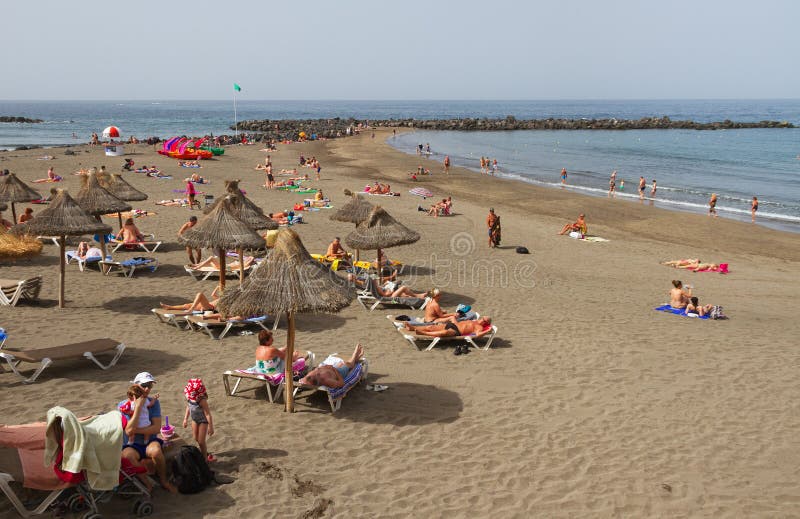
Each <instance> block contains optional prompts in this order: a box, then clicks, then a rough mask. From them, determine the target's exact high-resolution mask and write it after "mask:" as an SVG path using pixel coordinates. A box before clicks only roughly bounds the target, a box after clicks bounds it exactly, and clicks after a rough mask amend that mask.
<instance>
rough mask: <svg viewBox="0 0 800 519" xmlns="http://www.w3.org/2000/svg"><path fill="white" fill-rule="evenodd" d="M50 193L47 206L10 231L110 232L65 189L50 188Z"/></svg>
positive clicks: (56, 233)
mask: <svg viewBox="0 0 800 519" xmlns="http://www.w3.org/2000/svg"><path fill="white" fill-rule="evenodd" d="M51 193H52V194H53V195H54V196H53V200H52V201H51V202H50V205H48V206H47V208H45V209H43V210H41V211H39V212H38V213H37V214H36V216H34V217H33V218H32V219H30V220H28V221H27V222H25V223H21V224H18V225H15V226H14V227H12V228H11V232H13V233H14V234H30V235H32V236H80V235H82V234H97V233H108V232H111V227H109V226H108V225H106V224H104V223H102V222H98V221H97V219H96V218H93V217H92V216H91V215H89V214H87V213H86V211H84V210H83V209H81V207H80V206H79V205H78V204H77V203H76V202H75V200H74V199H73V198H72V197H71V196H69V193H67V192H66V191H65V190H63V189H52V190H51Z"/></svg>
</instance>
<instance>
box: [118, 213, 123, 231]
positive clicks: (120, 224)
mask: <svg viewBox="0 0 800 519" xmlns="http://www.w3.org/2000/svg"><path fill="white" fill-rule="evenodd" d="M117 218H119V228H120V229H122V213H117Z"/></svg>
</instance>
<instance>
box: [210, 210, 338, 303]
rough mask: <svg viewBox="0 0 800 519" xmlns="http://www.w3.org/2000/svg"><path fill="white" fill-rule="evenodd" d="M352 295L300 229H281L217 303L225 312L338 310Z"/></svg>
mask: <svg viewBox="0 0 800 519" xmlns="http://www.w3.org/2000/svg"><path fill="white" fill-rule="evenodd" d="M198 225H199V224H198ZM352 298H353V295H352V293H351V290H349V288H348V286H347V283H346V282H345V281H344V280H343V279H342V278H340V277H339V276H337V275H336V274H334V273H333V272H332V271H331V270H330V269H329V268H328V267H326V266H324V265H323V264H321V263H320V262H318V261H316V260H315V259H313V258H312V257H311V256H310V255H309V253H308V251H307V250H306V248H305V247H304V246H303V242H301V241H300V237H299V236H298V235H297V233H295V232H294V231H293V230H291V229H282V230H280V231H278V238H277V240H276V242H275V248H274V249H272V253H271V254H269V255H268V256H267V258H266V259H265V260H264V262H263V263H262V264H261V265H260V266H259V267H258V269H256V271H255V272H253V273H252V274H251V275H250V277H249V278H247V280H245V282H244V284H243V285H242V286H241V287H239V288H237V289H235V290H233V291H231V292H229V293H227V294H225V295H224V296H223V297H222V299H220V301H219V304H218V307H219V309H220V311H222V312H223V313H225V314H226V315H258V314H265V313H266V314H270V315H280V314H281V313H283V312H290V313H298V312H300V313H321V312H338V311H339V310H341V309H342V308H344V307H346V306H347V305H349V304H350V301H351V300H352Z"/></svg>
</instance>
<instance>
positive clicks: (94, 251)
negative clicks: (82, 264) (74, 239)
mask: <svg viewBox="0 0 800 519" xmlns="http://www.w3.org/2000/svg"><path fill="white" fill-rule="evenodd" d="M76 255H77V257H79V258H80V259H82V260H85V259H87V258H102V257H103V251H101V250H100V249H98V248H97V247H90V246H89V243H87V242H85V241H82V242H80V243H79V244H78V250H77V254H76Z"/></svg>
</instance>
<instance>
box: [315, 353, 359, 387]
mask: <svg viewBox="0 0 800 519" xmlns="http://www.w3.org/2000/svg"><path fill="white" fill-rule="evenodd" d="M363 358H364V348H363V347H362V346H361V343H359V344H357V345H356V348H355V350H353V354H352V355H351V356H350V359H348V360H344V359H342V358H340V357H336V356H334V355H329V356H328V358H327V359H325V360H323V361H322V363H321V364H320V365H319V366H317V367H316V368H314V369H312V370H311V371H309V372H308V374H307V375H306V376H305V377H303V378H301V379H300V382H299V384H300V385H303V386H311V387H319V386H325V387H328V388H331V389H333V388H337V387H342V386H344V379H345V378H346V377H347V375H348V374H350V370H352V369H353V368H355V367H356V364H357V363H359V362H361V360H362V359H363Z"/></svg>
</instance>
